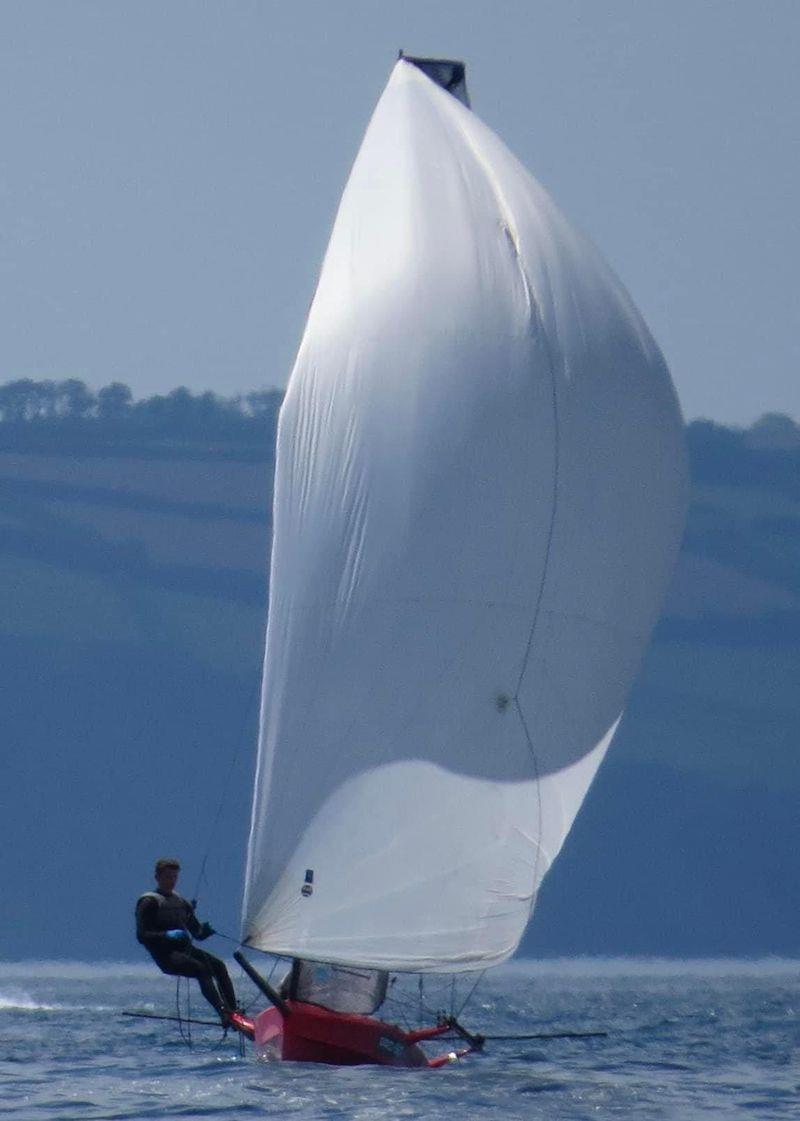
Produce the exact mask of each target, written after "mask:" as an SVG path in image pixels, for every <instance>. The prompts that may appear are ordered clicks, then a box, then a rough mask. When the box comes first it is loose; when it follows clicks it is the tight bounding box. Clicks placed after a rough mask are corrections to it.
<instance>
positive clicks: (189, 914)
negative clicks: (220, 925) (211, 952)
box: [186, 900, 214, 942]
mask: <svg viewBox="0 0 800 1121" xmlns="http://www.w3.org/2000/svg"><path fill="white" fill-rule="evenodd" d="M193 902H194V900H193V901H192V903H193ZM192 903H188V902H187V904H186V929H187V930H188V931H189V933H190V934H191V936H192V938H196V939H197V941H198V942H204V941H205V940H206V938H210V937H211V935H212V934H213V933H214V928H213V926H212V925H211V923H207V922H200V921H199V920H198V918H197V915H196V914H195V913H194V907H193V905H192Z"/></svg>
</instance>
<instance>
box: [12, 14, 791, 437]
mask: <svg viewBox="0 0 800 1121" xmlns="http://www.w3.org/2000/svg"><path fill="white" fill-rule="evenodd" d="M799 39H800V3H797V2H796V0H769V2H768V3H757V2H755V0H747V2H744V0H669V2H667V0H663V2H661V0H557V2H556V0H546V2H544V0H543V2H537V0H528V2H512V0H493V2H491V3H489V2H485V3H477V2H475V0H442V2H440V3H437V4H431V3H430V2H429V0H428V2H421V0H404V2H403V3H402V4H400V3H379V2H373V3H367V2H360V3H356V2H350V0H342V2H339V3H337V2H334V0H328V2H319V0H305V2H302V3H300V2H298V3H294V4H287V3H286V2H285V0H283V2H281V3H277V2H272V0H228V2H225V3H223V2H216V3H210V2H207V0H194V2H186V0H170V2H169V3H164V2H163V0H158V2H155V0H138V2H137V3H135V4H134V3H126V2H118V0H47V2H45V0H0V140H1V141H2V143H0V382H3V381H7V380H10V379H12V378H17V377H33V378H55V379H61V378H66V377H80V378H83V379H84V380H86V381H87V382H88V383H89V384H90V385H92V386H94V387H99V386H101V385H104V384H107V383H108V382H110V381H113V380H120V381H124V382H127V383H128V384H129V385H130V386H131V387H132V389H133V390H134V393H135V394H136V395H137V396H146V395H150V394H153V393H160V392H167V391H169V390H170V389H172V388H174V387H175V386H177V385H186V386H188V387H190V388H191V389H194V390H205V389H211V390H214V391H216V392H218V393H222V394H225V395H230V394H234V393H238V392H247V391H249V390H252V389H258V388H263V387H271V386H279V385H283V384H284V383H285V381H286V378H287V376H288V373H289V371H290V369H291V365H292V361H293V356H294V352H295V350H296V348H297V344H298V341H299V338H300V335H301V332H302V328H303V322H304V319H305V314H306V311H307V308H308V304H309V302H310V300H311V297H312V295H313V291H314V286H315V282H316V276H317V273H318V270H319V266H320V263H321V260H322V256H323V253H324V250H325V245H326V242H327V237H328V233H329V231H330V227H331V223H332V221H333V217H334V215H335V211H336V206H337V203H338V199H339V196H340V194H341V190H342V187H343V185H344V182H345V180H346V177H347V173H348V169H349V167H350V165H351V163H352V161H353V158H354V157H355V154H356V151H357V148H358V144H359V141H360V138H361V136H362V135H363V131H364V128H365V126H366V124H367V121H368V119H369V116H370V113H371V111H372V108H373V107H374V104H375V102H376V100H377V98H378V96H379V95H380V91H381V89H382V87H383V85H384V83H385V81H386V79H387V77H388V74H389V71H390V69H391V67H392V65H393V63H394V60H395V58H396V57H397V51H398V49H399V48H403V49H404V50H405V51H406V53H408V54H419V55H433V56H435V55H440V56H447V57H457V58H462V59H464V60H465V61H466V63H467V67H468V71H467V73H468V83H469V86H470V92H471V96H472V103H473V108H474V110H475V111H476V112H477V113H478V115H479V116H481V117H482V118H483V119H484V120H485V121H487V123H488V124H490V125H491V126H492V127H493V128H494V129H495V130H496V131H497V132H498V133H499V135H500V136H501V137H502V138H503V139H504V140H505V141H506V143H507V144H508V145H509V146H510V147H511V149H512V150H513V151H514V152H515V153H516V154H517V155H518V156H519V157H520V159H521V160H522V162H523V163H525V164H526V165H527V166H528V167H529V168H530V170H531V171H533V173H534V174H535V175H536V176H537V178H539V179H540V181H541V182H542V183H543V184H544V185H545V186H546V187H547V188H548V189H549V190H550V192H551V193H552V194H553V196H554V197H555V199H556V200H557V202H558V203H559V205H560V206H561V207H562V209H563V210H564V211H565V212H566V214H567V215H568V216H569V217H570V218H571V219H572V220H573V221H574V222H575V223H576V224H577V225H578V226H579V227H581V228H582V229H583V230H584V231H585V232H586V233H588V234H589V236H590V237H591V238H592V240H593V241H594V242H595V244H596V245H598V246H599V248H600V249H601V250H602V252H603V253H604V255H605V256H606V258H607V259H608V261H609V262H610V264H611V265H612V267H613V268H614V269H615V270H616V272H617V273H618V274H619V275H620V276H621V278H622V279H623V281H624V282H625V284H626V285H627V287H628V288H629V290H630V291H631V293H632V294H633V296H634V299H635V300H636V302H637V304H638V305H639V307H640V309H641V310H642V312H643V313H644V316H645V318H646V319H647V321H648V323H649V325H650V327H651V329H652V331H653V333H654V334H655V336H656V338H657V340H658V341H659V343H660V345H661V347H662V349H663V350H664V353H665V355H666V357H667V360H668V362H669V363H670V366H671V368H672V371H673V376H674V379H675V382H676V385H677V388H678V392H679V395H680V398H681V402H682V405H683V409H684V412H685V414H686V416H687V418H689V419H692V418H694V417H698V416H706V417H711V418H713V419H715V420H718V421H722V422H725V423H729V424H749V423H751V422H752V421H753V420H754V419H756V418H757V417H758V416H759V415H761V414H762V413H764V412H767V411H779V412H787V413H789V414H790V415H792V416H794V417H795V418H798V419H800V377H798V373H800V361H798V358H799V354H798V351H799V350H800V344H799V343H798V338H800V333H798V330H797V321H798V311H800V307H798V305H799V304H800V297H799V296H798V284H797V281H796V273H797V264H796V263H797V260H798V257H800V223H798V221H797V216H796V213H797V205H798V204H797V199H798V194H799V193H800V192H799V191H798V179H799V178H800V176H799V175H798V172H799V171H800V145H798V136H797V134H798V120H797V117H798V108H797V107H798V105H800V67H798V66H797V64H796V60H797V56H798V48H799V47H800V43H799V42H798V40H799Z"/></svg>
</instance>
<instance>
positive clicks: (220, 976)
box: [191, 946, 236, 1012]
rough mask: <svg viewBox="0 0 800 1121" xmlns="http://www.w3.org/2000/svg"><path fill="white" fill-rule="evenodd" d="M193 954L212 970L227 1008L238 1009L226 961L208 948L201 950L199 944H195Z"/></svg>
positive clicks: (233, 1010)
mask: <svg viewBox="0 0 800 1121" xmlns="http://www.w3.org/2000/svg"><path fill="white" fill-rule="evenodd" d="M191 952H192V954H193V955H194V956H195V957H197V958H198V959H202V961H203V962H204V964H205V965H206V966H207V967H208V969H209V970H210V972H211V974H212V976H213V978H214V980H215V982H216V984H217V989H218V990H219V993H220V996H221V998H222V1001H223V1003H224V1005H225V1007H226V1008H228V1009H229V1010H230V1011H231V1012H235V1011H236V993H235V991H234V988H233V982H232V981H231V978H230V974H229V973H228V970H227V967H226V965H225V962H224V961H221V960H220V958H218V957H214V955H213V954H210V953H209V952H208V950H199V949H198V948H197V946H193V947H192V950H191Z"/></svg>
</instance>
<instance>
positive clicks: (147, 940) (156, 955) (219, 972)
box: [136, 858, 236, 1026]
mask: <svg viewBox="0 0 800 1121" xmlns="http://www.w3.org/2000/svg"><path fill="white" fill-rule="evenodd" d="M180 867H181V866H180V864H179V863H178V861H177V860H172V859H169V858H164V859H161V860H157V861H156V890H155V891H148V892H146V893H145V894H144V895H142V896H140V897H139V900H138V901H137V903H136V937H137V939H138V940H139V942H141V944H142V945H143V946H144V947H145V949H146V950H148V951H149V953H150V956H151V957H152V958H153V961H154V962H155V963H156V965H157V966H158V968H159V969H160V970H161V972H162V973H168V974H169V975H170V976H172V977H196V978H197V981H198V983H199V985H200V990H201V992H202V994H203V996H204V997H205V998H206V1000H207V1001H208V1003H209V1004H210V1005H211V1006H212V1007H213V1008H214V1009H215V1010H216V1012H217V1013H218V1014H219V1018H220V1020H221V1022H222V1023H223V1024H224V1025H226V1026H227V1024H228V1023H229V1021H230V1016H231V1013H232V1012H235V1011H236V994H235V993H234V991H233V984H232V983H231V979H230V976H229V975H228V970H227V969H226V968H225V963H224V962H223V961H220V959H219V958H217V957H214V955H213V954H209V953H208V952H207V951H205V950H199V949H198V948H197V947H196V946H193V945H192V938H196V939H197V940H198V941H200V942H202V941H203V940H204V939H206V938H210V937H211V935H212V934H213V933H214V930H213V929H212V928H211V927H210V926H209V924H208V923H207V922H204V923H201V922H198V921H197V917H196V915H195V913H194V907H193V906H192V904H191V903H189V901H188V900H186V899H184V898H183V896H182V895H178V893H177V891H175V885H176V883H177V882H178V873H179V872H180Z"/></svg>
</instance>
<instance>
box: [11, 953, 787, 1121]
mask: <svg viewBox="0 0 800 1121" xmlns="http://www.w3.org/2000/svg"><path fill="white" fill-rule="evenodd" d="M232 972H233V974H234V976H236V972H237V971H236V969H235V967H234V969H233V970H232ZM184 984H185V983H184ZM463 986H464V982H462V983H461V989H460V990H459V994H458V1000H459V1001H460V1000H461V999H462V996H461V994H462V993H463V991H464V988H463ZM241 989H242V994H241V995H242V997H243V999H246V1000H251V999H252V997H253V990H252V987H251V986H250V985H249V982H248V983H247V984H244V983H242V984H241ZM451 995H455V994H451ZM411 999H412V1003H413V999H414V996H413V992H412V998H411ZM420 999H425V1000H426V1001H427V1000H428V994H427V993H426V994H424V996H423V994H420ZM180 1002H181V1003H180V1014H181V1016H185V1014H186V1011H187V1008H186V991H185V989H184V991H183V993H182V994H181V996H180ZM125 1009H139V1010H145V1011H151V1012H154V1013H161V1014H164V1015H175V1014H176V991H175V984H174V981H172V980H171V979H169V978H166V977H163V976H161V975H160V974H158V972H157V971H156V970H155V968H154V967H152V966H148V965H136V966H131V965H95V966H88V965H79V964H66V963H55V964H46V963H36V964H30V963H29V964H21V963H20V964H13V965H10V964H7V965H2V964H0V1115H2V1116H3V1117H5V1116H8V1117H9V1118H18V1119H19V1121H55V1119H64V1121H67V1119H70V1121H71V1119H73V1118H74V1119H86V1121H96V1119H99V1118H103V1119H111V1118H113V1119H115V1121H122V1119H132V1118H172V1117H175V1118H184V1119H191V1118H198V1119H199V1118H231V1119H238V1118H249V1117H266V1118H269V1117H285V1118H293V1119H296V1121H312V1119H318V1118H319V1119H323V1118H325V1119H334V1118H353V1119H363V1121H367V1119H373V1118H375V1119H377V1118H453V1119H459V1121H460V1119H461V1118H470V1119H472V1118H474V1119H476V1121H478V1119H490V1118H491V1119H493V1121H494V1119H498V1121H499V1119H501V1118H502V1119H517V1118H519V1119H522V1118H525V1119H536V1118H547V1119H549V1121H553V1119H559V1118H569V1119H573V1118H574V1119H584V1118H595V1117H596V1118H630V1119H632V1121H647V1119H649V1118H664V1119H675V1121H692V1119H694V1118H713V1117H717V1118H723V1119H726V1121H727V1119H735V1118H800V962H797V961H765V962H733V961H731V962H684V963H681V962H639V961H595V960H581V961H560V962H545V963H531V962H517V963H512V964H511V965H509V966H506V967H503V968H501V969H499V970H495V971H493V972H492V973H491V974H489V975H487V976H486V978H485V979H484V981H483V982H482V983H481V985H480V986H479V987H478V989H477V990H476V992H475V994H474V995H473V997H472V999H471V1000H470V1002H469V1003H468V1005H467V1006H466V1008H465V1009H464V1012H463V1015H462V1020H463V1022H464V1023H465V1024H466V1025H468V1026H469V1027H470V1028H471V1029H472V1030H474V1031H480V1032H483V1033H485V1034H486V1035H493V1034H495V1035H500V1034H515V1033H531V1032H554V1031H584V1032H585V1031H605V1032H607V1033H608V1034H607V1035H606V1036H605V1037H600V1038H584V1039H562V1040H556V1039H553V1040H540V1041H536V1040H532V1041H507V1042H495V1043H493V1042H488V1043H487V1044H486V1048H485V1051H484V1053H483V1054H480V1055H470V1056H469V1057H468V1058H466V1059H463V1060H461V1061H459V1062H457V1063H452V1064H450V1065H449V1066H446V1067H444V1068H443V1069H440V1070H391V1069H388V1068H377V1067H357V1068H353V1067H351V1068H336V1067H323V1066H312V1065H305V1064H299V1063H298V1064H295V1063H265V1062H259V1061H257V1060H256V1058H255V1057H254V1054H253V1051H252V1047H251V1045H249V1044H248V1045H247V1046H246V1047H244V1049H243V1050H242V1049H241V1048H240V1041H239V1040H238V1039H235V1038H231V1036H228V1037H227V1038H224V1037H223V1035H222V1033H221V1032H220V1030H219V1029H217V1028H215V1027H202V1026H200V1025H194V1026H193V1027H192V1028H191V1032H192V1034H191V1040H189V1039H188V1037H187V1032H188V1027H187V1026H186V1025H183V1026H182V1028H181V1026H180V1025H178V1024H176V1023H170V1022H161V1021H158V1020H146V1019H134V1018H126V1017H123V1016H122V1015H121V1013H122V1011H123V1010H125ZM407 1011H408V1010H407ZM189 1012H190V1014H191V1015H192V1017H196V1018H200V1019H206V1018H210V1016H209V1010H207V1009H206V1007H205V1005H204V1003H203V1001H202V999H201V998H200V996H199V994H198V993H197V991H196V990H194V991H192V993H191V997H190V1006H189ZM393 1015H394V1017H395V1018H397V1019H402V1016H403V1015H405V1012H404V1011H403V1010H402V1009H401V1008H400V1007H399V1006H398V1007H397V1008H395V1010H394V1013H393ZM386 1018H387V1019H388V1018H390V1016H389V1015H388V1014H387V1016H386ZM182 1035H183V1038H182ZM189 1042H191V1046H189V1045H188V1044H189ZM450 1046H452V1044H451V1045H450Z"/></svg>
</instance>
